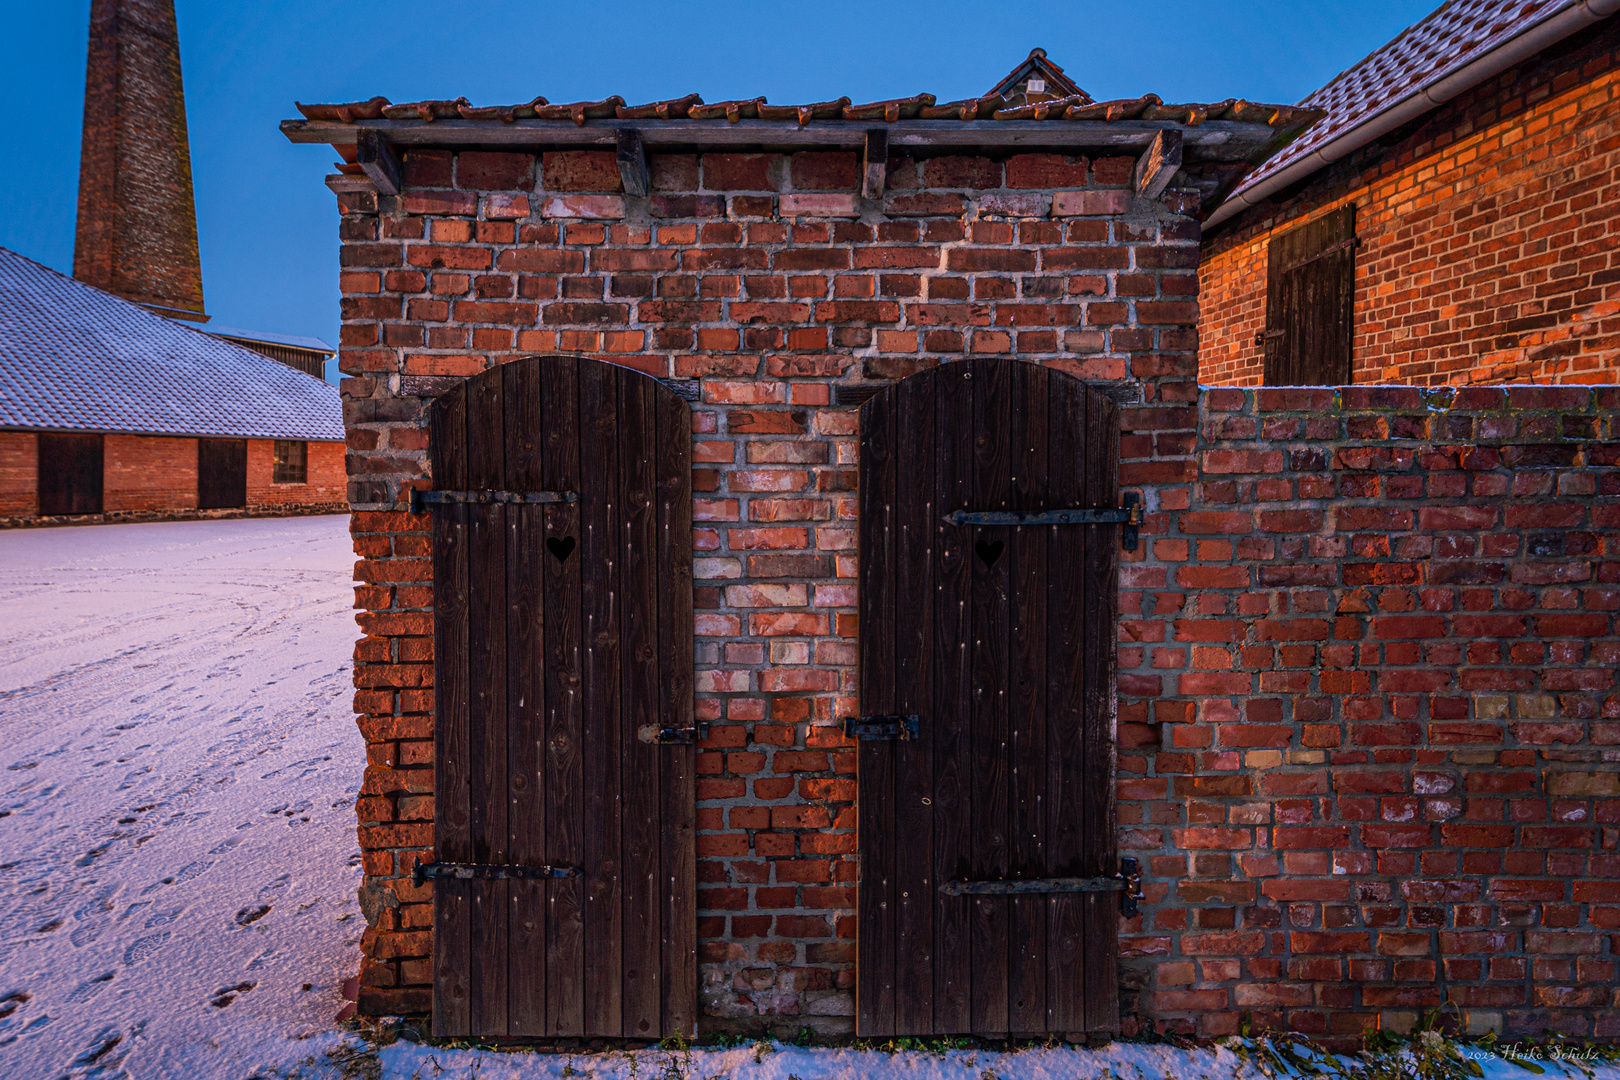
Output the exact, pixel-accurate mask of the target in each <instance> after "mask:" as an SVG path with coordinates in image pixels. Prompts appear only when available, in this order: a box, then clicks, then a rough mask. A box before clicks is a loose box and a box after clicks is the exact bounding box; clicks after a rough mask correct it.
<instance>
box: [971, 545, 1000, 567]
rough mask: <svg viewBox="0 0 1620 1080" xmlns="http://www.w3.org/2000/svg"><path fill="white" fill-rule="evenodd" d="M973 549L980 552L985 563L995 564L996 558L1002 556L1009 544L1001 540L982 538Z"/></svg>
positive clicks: (980, 556)
mask: <svg viewBox="0 0 1620 1080" xmlns="http://www.w3.org/2000/svg"><path fill="white" fill-rule="evenodd" d="M973 550H974V551H976V552H978V553H979V558H980V559H981V560H983V562H984V565H986V566H994V565H996V560H997V559H999V558H1001V553H1002V552H1003V551H1006V550H1007V545H1006V544H1005V543H1004V542H1003V541H1000V540H989V541H985V540H980V541H978V542H977V543H975V544H974V545H973Z"/></svg>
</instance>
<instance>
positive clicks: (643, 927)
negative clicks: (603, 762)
mask: <svg viewBox="0 0 1620 1080" xmlns="http://www.w3.org/2000/svg"><path fill="white" fill-rule="evenodd" d="M617 374H618V382H619V440H620V445H621V447H622V451H621V456H620V458H619V477H620V479H619V492H620V497H621V500H622V501H621V511H620V513H621V517H620V535H621V536H622V538H623V539H622V542H621V544H620V547H619V567H620V569H619V583H620V589H621V593H622V602H621V605H620V608H619V626H620V630H619V633H620V640H621V641H622V643H623V645H622V650H621V653H620V662H621V664H622V672H623V689H622V691H621V693H622V697H621V699H620V702H621V704H620V710H621V712H620V721H619V744H620V746H621V748H622V751H621V752H622V753H623V759H622V761H623V772H622V774H621V776H622V781H621V782H622V784H623V788H622V795H623V807H624V812H623V814H622V815H621V817H620V828H621V830H622V841H621V842H622V843H623V845H624V876H623V877H622V878H620V884H621V888H622V889H623V896H624V953H623V956H624V969H623V970H624V997H623V1001H624V1021H623V1023H624V1027H623V1035H624V1036H625V1037H626V1038H643V1039H645V1038H654V1037H656V1036H657V1034H658V1028H659V1025H660V1024H661V1023H662V1020H663V1010H662V1004H661V1001H662V997H663V993H662V987H661V986H660V985H659V968H660V966H661V964H662V959H663V948H662V945H663V943H662V936H663V933H662V930H663V928H662V921H661V918H660V909H661V904H660V900H659V897H660V895H661V893H662V889H661V887H660V878H661V877H662V869H661V867H660V864H659V839H660V838H659V832H658V826H657V821H658V815H659V811H660V807H661V796H660V792H659V764H658V761H659V758H660V757H661V756H662V754H663V752H664V750H663V748H662V747H660V746H659V745H658V744H657V743H649V742H645V741H643V740H642V739H640V738H638V733H639V732H641V731H642V730H643V729H645V728H648V727H657V726H659V725H660V717H659V715H658V700H659V688H658V622H659V596H658V567H657V563H656V561H655V560H656V558H657V554H658V550H659V544H658V517H657V508H656V505H655V503H654V499H655V498H656V494H657V479H656V476H655V475H654V470H653V454H654V449H655V440H656V438H657V428H656V421H655V419H654V412H653V401H652V391H653V390H654V388H655V386H656V384H655V383H653V381H652V380H651V379H649V378H647V377H646V376H645V375H642V374H640V373H638V372H633V371H630V370H628V369H620V370H619V372H618V373H617Z"/></svg>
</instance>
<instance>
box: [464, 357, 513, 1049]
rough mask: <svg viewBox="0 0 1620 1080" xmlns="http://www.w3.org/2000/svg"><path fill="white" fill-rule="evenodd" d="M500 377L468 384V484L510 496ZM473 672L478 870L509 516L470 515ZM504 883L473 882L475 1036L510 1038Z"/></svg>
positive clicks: (494, 859) (501, 827) (495, 755)
mask: <svg viewBox="0 0 1620 1080" xmlns="http://www.w3.org/2000/svg"><path fill="white" fill-rule="evenodd" d="M501 390H502V387H501V373H500V372H498V371H494V372H486V373H484V374H483V375H481V376H479V377H477V378H474V379H471V380H469V381H468V383H467V430H468V435H469V437H468V439H467V481H468V484H469V486H470V487H471V488H473V489H474V490H477V489H483V488H504V487H505V486H506V478H505V445H504V440H503V438H502V429H503V422H504V416H503V410H502V397H503V395H502V393H501ZM467 551H468V563H469V567H470V571H469V574H468V582H469V585H470V594H469V596H468V620H467V625H468V633H467V654H468V671H469V672H470V678H471V691H472V693H471V695H470V699H469V704H470V716H469V719H470V725H469V729H470V731H471V740H470V741H471V748H472V755H471V762H472V770H471V778H472V791H471V795H472V832H473V856H474V858H473V861H474V862H481V863H506V862H509V861H510V859H509V858H508V848H507V839H508V837H507V826H506V811H507V802H506V800H507V791H506V760H507V753H506V736H507V724H506V719H507V718H506V508H505V507H504V506H499V505H495V506H474V507H472V508H471V510H470V512H469V514H468V544H467ZM508 885H509V883H508V882H505V881H474V882H472V889H471V898H472V973H471V976H470V978H471V980H472V990H473V993H472V1029H473V1033H474V1034H475V1035H488V1036H504V1035H506V1034H507V978H506V975H507V972H506V960H507V934H506V931H507V913H508V905H509V901H508V899H507V896H508V892H509V889H508Z"/></svg>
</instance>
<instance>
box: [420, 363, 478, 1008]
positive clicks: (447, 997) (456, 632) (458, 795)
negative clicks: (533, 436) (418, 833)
mask: <svg viewBox="0 0 1620 1080" xmlns="http://www.w3.org/2000/svg"><path fill="white" fill-rule="evenodd" d="M466 402H467V393H466V389H465V388H464V387H458V388H456V389H455V390H452V391H450V392H449V393H447V394H445V395H444V396H443V397H442V398H440V399H439V400H438V401H437V402H436V403H435V404H434V407H433V411H432V417H431V421H430V423H431V425H432V428H431V431H430V440H431V445H432V455H433V457H432V464H433V483H434V485H435V486H436V487H438V488H441V489H449V490H459V489H461V488H465V487H466V484H467V408H466ZM433 612H434V618H433V657H434V663H433V669H434V687H433V698H434V727H433V742H434V754H433V760H434V766H433V791H434V800H433V806H434V817H433V857H434V859H435V860H437V861H439V862H471V861H472V859H473V844H472V823H471V817H472V809H471V790H470V787H469V783H470V781H469V778H468V769H469V762H468V757H467V754H468V728H467V723H468V721H467V716H468V712H467V701H468V695H469V691H468V670H467V507H465V506H458V505H451V506H445V507H441V508H439V509H437V510H435V511H434V513H433ZM470 884H471V883H470V882H464V881H444V880H440V881H436V882H434V884H433V1033H434V1034H435V1035H439V1036H447V1037H448V1036H465V1035H470V1034H471V1033H472V1027H471V1012H470V997H471V983H470V978H471V973H472V954H471V939H470V923H469V911H470V904H469V897H468V893H469V886H470Z"/></svg>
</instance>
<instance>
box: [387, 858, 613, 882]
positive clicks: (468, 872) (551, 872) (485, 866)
mask: <svg viewBox="0 0 1620 1080" xmlns="http://www.w3.org/2000/svg"><path fill="white" fill-rule="evenodd" d="M411 877H412V878H413V879H415V881H416V883H417V884H418V885H420V884H422V882H424V881H426V880H428V879H429V878H453V879H455V880H458V881H538V880H542V879H544V878H576V877H584V874H583V873H582V872H581V871H580V870H579V868H578V867H573V866H502V865H499V864H497V863H462V862H432V863H418V864H417V866H416V872H415V873H414V874H412V875H411Z"/></svg>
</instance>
